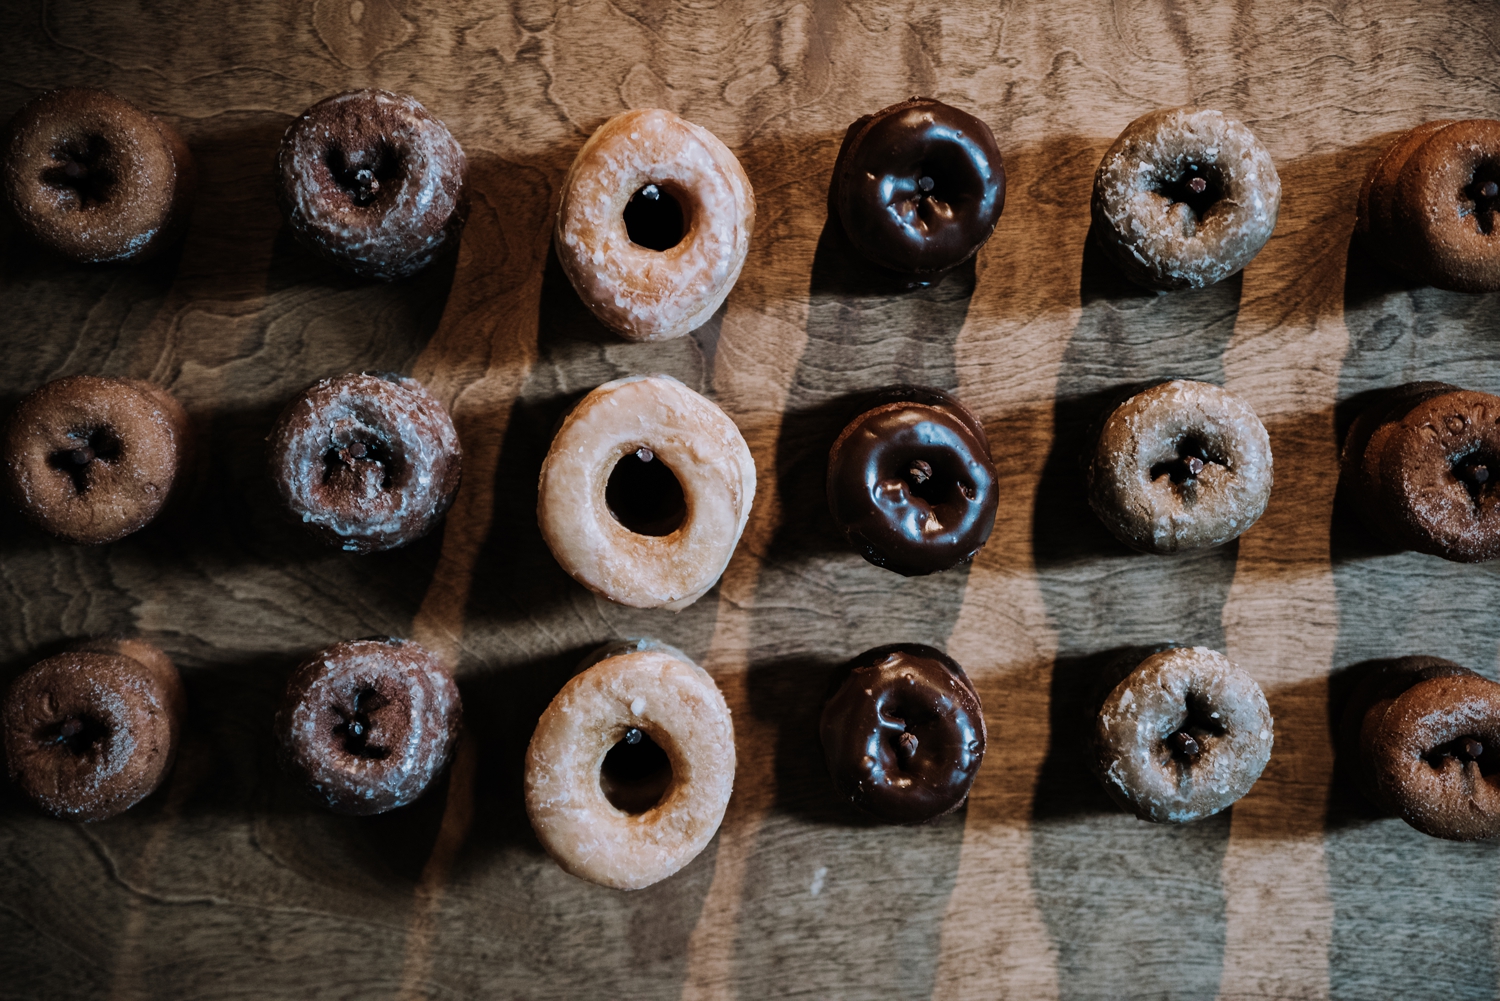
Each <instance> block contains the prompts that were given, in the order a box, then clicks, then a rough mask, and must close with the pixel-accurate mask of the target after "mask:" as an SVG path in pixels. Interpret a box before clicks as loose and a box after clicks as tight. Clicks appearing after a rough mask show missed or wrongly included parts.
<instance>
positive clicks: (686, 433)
mask: <svg viewBox="0 0 1500 1001" xmlns="http://www.w3.org/2000/svg"><path fill="white" fill-rule="evenodd" d="M754 499H755V463H754V461H753V460H752V459H751V457H750V449H749V447H748V446H746V444H745V439H744V438H743V437H741V436H740V431H739V428H737V427H735V424H734V421H732V420H730V419H729V416H728V415H727V414H725V413H724V411H722V410H720V409H719V408H718V407H717V406H715V405H714V404H713V403H712V402H710V401H709V400H707V399H705V398H704V397H702V396H700V395H698V394H697V393H695V392H693V391H692V390H691V389H689V388H687V387H686V386H684V385H683V384H682V383H680V382H678V381H677V380H676V379H674V378H672V377H671V376H668V375H649V376H632V377H630V378H627V379H616V380H615V381H614V382H607V383H605V384H604V385H602V386H600V387H599V388H598V389H596V390H594V391H593V392H592V393H590V394H589V395H588V396H586V397H584V398H583V400H582V401H581V402H580V403H579V404H578V405H577V406H576V407H574V408H573V410H572V412H571V413H569V414H568V416H567V418H566V419H565V420H564V421H563V424H562V427H561V429H560V430H559V431H558V432H557V435H556V437H554V438H553V439H552V447H551V449H550V450H549V451H548V452H547V459H546V461H545V462H543V463H542V475H541V483H540V487H539V491H538V499H537V521H538V523H539V524H540V525H541V529H542V537H543V538H545V539H546V540H547V545H548V546H549V547H550V548H551V550H552V555H553V556H554V557H556V559H557V562H558V563H559V564H561V565H562V568H563V569H564V570H566V571H567V572H568V573H569V574H570V575H571V576H572V577H573V578H574V579H575V580H577V581H578V582H579V583H580V584H583V585H584V586H585V587H587V588H589V589H590V590H592V591H595V592H597V593H599V594H601V595H603V596H604V597H606V598H608V599H610V600H611V601H617V602H619V603H620V604H622V605H633V606H635V607H636V608H669V609H672V610H674V611H675V610H679V609H682V608H686V607H687V606H688V605H691V604H692V603H693V602H695V601H697V600H698V599H699V598H701V597H702V596H703V594H704V593H705V592H706V591H707V590H708V589H709V588H711V587H713V586H714V584H715V582H717V581H718V579H719V575H720V574H722V573H723V572H724V568H725V567H726V566H728V564H729V558H730V557H731V556H732V555H734V547H735V545H736V544H737V543H738V542H739V538H740V533H741V532H743V531H744V530H745V522H746V521H747V520H748V519H749V517H750V505H751V502H752V501H754Z"/></svg>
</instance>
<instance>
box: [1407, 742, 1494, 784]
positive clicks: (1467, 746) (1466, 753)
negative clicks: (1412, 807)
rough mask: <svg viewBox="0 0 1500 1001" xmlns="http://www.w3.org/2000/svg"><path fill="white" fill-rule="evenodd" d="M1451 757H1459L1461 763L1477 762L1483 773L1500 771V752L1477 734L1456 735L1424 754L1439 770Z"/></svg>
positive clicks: (1430, 763) (1427, 760) (1429, 762)
mask: <svg viewBox="0 0 1500 1001" xmlns="http://www.w3.org/2000/svg"><path fill="white" fill-rule="evenodd" d="M1476 752H1477V753H1476ZM1449 758H1455V759H1457V760H1458V761H1459V763H1460V764H1467V763H1468V762H1470V761H1473V762H1477V763H1478V765H1479V773H1480V774H1481V775H1494V774H1495V773H1496V772H1500V753H1497V751H1496V750H1495V749H1492V747H1491V745H1490V744H1487V743H1485V741H1483V740H1482V739H1480V738H1479V737H1478V736H1477V735H1475V734H1463V735H1462V736H1459V737H1455V738H1454V739H1453V740H1450V741H1447V742H1445V743H1442V744H1439V745H1438V746H1436V747H1434V748H1433V749H1432V750H1430V751H1428V752H1427V753H1425V754H1423V755H1422V760H1424V761H1426V762H1427V763H1428V764H1429V765H1431V766H1432V767H1433V768H1435V769H1437V770H1438V771H1442V770H1443V769H1444V768H1445V767H1446V766H1447V759H1449Z"/></svg>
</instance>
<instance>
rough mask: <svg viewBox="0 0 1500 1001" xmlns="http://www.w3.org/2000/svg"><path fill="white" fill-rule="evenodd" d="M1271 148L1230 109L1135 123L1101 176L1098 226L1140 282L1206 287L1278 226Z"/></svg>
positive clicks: (1173, 111) (1160, 114)
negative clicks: (1262, 143) (1230, 113)
mask: <svg viewBox="0 0 1500 1001" xmlns="http://www.w3.org/2000/svg"><path fill="white" fill-rule="evenodd" d="M1280 207H1281V178H1280V177H1279V176H1277V173H1276V166H1275V164H1273V163H1272V162H1271V154H1270V153H1268V152H1266V148H1265V147H1264V146H1262V145H1261V144H1260V140H1258V139H1256V138H1255V134H1254V133H1252V132H1251V131H1250V130H1249V129H1248V128H1246V127H1245V126H1244V125H1243V124H1242V123H1240V122H1237V121H1235V120H1234V119H1232V118H1228V117H1226V116H1225V115H1224V114H1223V113H1222V112H1218V111H1213V110H1210V109H1200V108H1170V109H1167V110H1164V111H1153V112H1150V113H1148V114H1145V115H1142V116H1141V117H1140V118H1137V119H1136V120H1135V121H1133V122H1131V123H1130V124H1129V125H1127V126H1126V127H1125V131H1124V132H1122V133H1120V137H1119V138H1118V139H1116V140H1115V142H1114V145H1113V146H1111V147H1110V148H1109V150H1108V151H1107V152H1106V153H1105V154H1104V159H1103V160H1101V161H1100V162H1099V170H1098V172H1097V173H1096V174H1095V175H1094V199H1093V213H1094V233H1095V235H1096V237H1097V239H1098V240H1099V241H1100V245H1101V246H1103V248H1104V249H1105V251H1106V252H1108V254H1109V256H1110V257H1111V258H1112V259H1113V260H1114V261H1115V263H1116V264H1118V265H1119V267H1120V269H1121V270H1122V271H1123V272H1124V273H1125V275H1126V277H1128V278H1129V279H1130V280H1131V281H1134V282H1136V283H1137V284H1140V285H1144V286H1145V287H1147V288H1150V289H1156V290H1158V291H1163V292H1165V291H1171V290H1173V289H1183V288H1203V287H1205V286H1208V285H1212V284H1214V283H1215V282H1219V281H1223V280H1224V279H1225V278H1228V277H1229V276H1230V275H1232V274H1235V273H1236V272H1238V271H1240V270H1241V269H1243V268H1244V267H1245V265H1247V264H1249V263H1250V261H1251V260H1252V259H1254V257H1255V255H1256V254H1258V253H1260V248H1261V247H1263V246H1265V244H1266V241H1267V240H1269V239H1270V238H1271V231H1272V230H1274V229H1275V228H1276V214H1277V212H1278V211H1279V210H1280Z"/></svg>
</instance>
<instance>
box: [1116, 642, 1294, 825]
mask: <svg viewBox="0 0 1500 1001" xmlns="http://www.w3.org/2000/svg"><path fill="white" fill-rule="evenodd" d="M1272 740H1273V735H1272V720H1271V710H1270V707H1269V706H1268V705H1267V704H1266V697H1265V694H1264V693H1263V692H1261V690H1260V686H1259V685H1257V684H1256V683H1255V679H1254V678H1252V677H1250V676H1249V675H1248V674H1246V673H1245V672H1244V671H1241V670H1240V669H1239V668H1237V667H1235V666H1234V665H1233V664H1232V663H1230V661H1229V658H1228V657H1225V656H1224V655H1223V654H1222V653H1219V652H1218V651H1215V650H1210V649H1208V648H1207V647H1190V648H1189V647H1177V648H1174V649H1171V650H1164V651H1162V652H1160V653H1155V654H1152V655H1151V656H1150V657H1147V658H1146V659H1145V660H1143V661H1142V662H1141V663H1140V665H1139V666H1138V667H1136V669H1135V670H1134V671H1132V672H1131V673H1130V674H1129V676H1127V677H1126V678H1125V679H1124V680H1123V681H1121V682H1120V683H1119V684H1118V685H1117V686H1116V687H1115V689H1114V691H1112V692H1110V694H1109V696H1108V697H1107V698H1106V699H1105V700H1104V705H1103V706H1102V707H1101V708H1100V710H1099V715H1098V718H1097V720H1096V722H1095V729H1094V741H1093V745H1094V746H1093V750H1094V755H1093V765H1094V770H1095V772H1096V773H1097V774H1098V776H1099V780H1100V781H1101V782H1102V783H1103V784H1104V788H1105V791H1106V792H1108V793H1109V795H1110V797H1111V798H1112V799H1114V801H1115V802H1117V803H1119V804H1120V805H1121V806H1122V807H1124V808H1125V809H1126V810H1129V811H1130V812H1131V813H1134V814H1135V815H1136V816H1137V817H1139V818H1140V819H1142V820H1150V821H1154V822H1156V823H1170V824H1185V823H1189V822H1191V821H1194V820H1200V819H1202V818H1203V817H1207V816H1210V815H1212V814H1215V813H1218V812H1219V811H1220V810H1222V809H1224V808H1225V807H1227V806H1230V805H1231V804H1233V803H1234V802H1235V801H1236V800H1238V799H1240V798H1241V797H1242V796H1244V795H1245V793H1247V792H1249V791H1250V787H1251V786H1253V785H1255V782H1256V780H1257V779H1259V778H1260V773H1261V772H1262V771H1264V770H1265V767H1266V763H1267V762H1268V761H1270V759H1271V744H1272Z"/></svg>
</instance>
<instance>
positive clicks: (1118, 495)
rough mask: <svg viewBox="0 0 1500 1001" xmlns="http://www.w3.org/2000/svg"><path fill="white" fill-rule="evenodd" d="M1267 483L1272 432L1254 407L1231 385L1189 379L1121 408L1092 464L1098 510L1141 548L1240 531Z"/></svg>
mask: <svg viewBox="0 0 1500 1001" xmlns="http://www.w3.org/2000/svg"><path fill="white" fill-rule="evenodd" d="M1271 482H1272V475H1271V439H1270V436H1269V435H1267V434H1266V429H1265V426H1264V425H1262V424H1261V422H1260V418H1258V417H1256V416H1255V411H1254V410H1252V409H1251V407H1250V405H1249V404H1248V403H1246V402H1245V401H1244V400H1242V399H1240V398H1239V397H1238V396H1235V395H1234V394H1233V393H1231V392H1229V391H1228V390H1225V389H1221V388H1219V387H1218V386H1215V385H1212V384H1210V383H1207V382H1193V381H1190V380H1187V379H1174V380H1172V381H1171V382H1163V383H1160V384H1159V385H1156V386H1153V387H1151V388H1150V389H1148V390H1146V391H1144V392H1141V393H1137V394H1136V395H1135V396H1132V397H1130V398H1129V399H1128V400H1126V401H1125V402H1124V403H1122V404H1120V406H1118V407H1117V408H1115V410H1114V411H1113V412H1112V413H1111V414H1110V415H1109V417H1108V418H1106V419H1105V421H1104V425H1103V428H1102V430H1101V431H1100V433H1099V437H1098V439H1097V441H1096V442H1095V444H1094V450H1093V454H1092V456H1091V457H1090V460H1089V465H1088V497H1089V506H1090V507H1091V508H1093V510H1094V514H1096V515H1098V517H1099V520H1100V521H1102V522H1103V523H1104V527H1106V528H1108V529H1109V530H1110V532H1111V533H1112V534H1113V535H1114V536H1115V538H1117V539H1119V540H1120V541H1121V542H1123V543H1125V544H1126V545H1127V546H1130V547H1131V548H1133V549H1137V550H1140V551H1141V552H1144V553H1178V552H1187V551H1189V550H1194V549H1206V548H1208V547H1210V546H1220V545H1223V544H1224V543H1226V542H1228V541H1230V540H1231V539H1236V538H1238V537H1239V536H1240V535H1241V534H1243V533H1244V532H1245V530H1246V529H1248V528H1249V527H1250V526H1251V525H1253V524H1255V522H1256V520H1257V519H1258V518H1260V516H1261V515H1262V514H1263V513H1264V512H1265V510H1266V504H1267V502H1268V501H1269V500H1270V498H1271Z"/></svg>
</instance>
